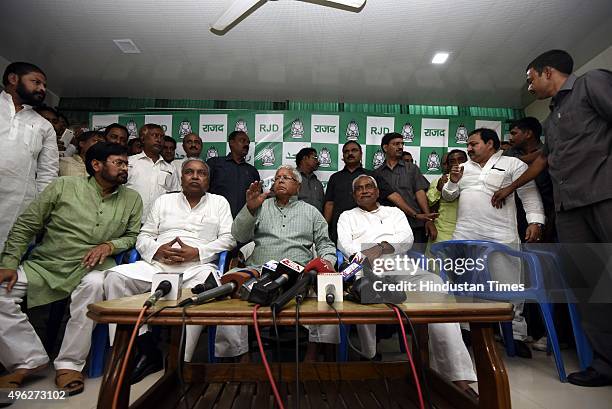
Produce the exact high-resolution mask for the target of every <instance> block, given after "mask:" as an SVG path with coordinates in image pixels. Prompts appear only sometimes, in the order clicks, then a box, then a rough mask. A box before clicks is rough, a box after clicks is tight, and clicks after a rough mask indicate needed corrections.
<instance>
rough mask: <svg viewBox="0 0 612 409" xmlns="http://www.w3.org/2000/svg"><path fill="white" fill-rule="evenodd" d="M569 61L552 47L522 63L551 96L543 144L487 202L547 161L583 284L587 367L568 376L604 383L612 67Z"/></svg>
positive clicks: (568, 248) (609, 306)
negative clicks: (579, 71) (582, 66)
mask: <svg viewBox="0 0 612 409" xmlns="http://www.w3.org/2000/svg"><path fill="white" fill-rule="evenodd" d="M573 65H574V62H573V60H572V57H571V56H570V55H569V54H568V53H567V52H565V51H562V50H551V51H547V52H545V53H544V54H542V55H540V56H538V57H537V58H536V59H535V60H533V61H532V62H531V63H530V64H529V65H528V66H527V84H528V90H529V91H530V92H531V93H533V94H535V96H536V97H537V98H538V99H546V98H552V99H551V100H550V114H549V115H548V118H546V121H545V122H544V135H545V137H546V142H545V144H544V147H543V149H542V150H541V151H540V152H539V153H538V154H537V156H536V157H535V159H534V161H533V163H532V164H531V166H529V169H528V170H527V171H526V172H525V173H524V174H523V175H522V176H521V177H520V178H518V179H517V180H516V181H514V182H513V183H512V184H511V185H510V186H508V187H507V188H504V189H501V190H500V191H498V192H497V193H496V194H495V195H494V196H493V198H492V199H491V201H492V204H493V205H494V206H501V205H502V204H503V201H504V199H505V197H506V196H508V195H509V194H510V193H511V192H512V191H514V190H515V189H517V188H518V187H520V186H522V185H523V184H525V183H527V182H528V181H530V180H532V179H534V178H535V177H536V176H537V175H538V174H540V172H542V171H543V170H544V169H546V167H548V171H549V172H550V176H551V178H552V181H553V192H554V199H555V210H556V225H557V233H558V235H559V241H560V242H561V243H564V246H563V249H564V254H566V255H567V256H568V258H567V260H569V261H570V263H572V264H573V265H574V266H575V269H574V271H575V272H576V273H577V277H576V278H579V279H580V280H581V281H582V283H581V284H582V285H580V284H578V286H580V287H584V286H585V285H586V287H587V291H585V292H584V294H581V293H580V292H577V293H576V295H577V296H578V298H579V300H578V301H579V304H578V305H579V308H580V312H581V315H582V325H583V328H584V330H585V332H586V334H587V337H588V339H589V341H590V342H591V345H592V347H593V351H594V359H593V363H592V364H591V367H589V368H587V369H586V370H584V371H580V372H575V373H572V374H570V375H569V376H568V381H569V382H570V383H573V384H574V385H580V386H605V385H612V320H611V319H610V316H611V315H612V303H610V302H606V301H609V300H607V299H603V297H605V296H602V295H598V294H607V293H609V288H610V286H611V285H612V280H611V278H610V271H609V266H610V264H609V260H607V259H608V258H609V257H610V254H611V252H610V244H609V243H612V183H610V180H612V155H611V154H610V152H612V72H610V71H607V70H591V71H588V72H587V73H586V74H584V75H581V76H580V77H578V76H576V75H574V74H572V70H573ZM569 243H571V244H569ZM597 243H600V244H597ZM601 243H606V244H601ZM606 265H607V266H608V267H607V269H606ZM566 271H571V270H570V269H566ZM570 284H573V286H576V283H571V282H570ZM575 288H576V287H575ZM602 289H606V290H605V291H602Z"/></svg>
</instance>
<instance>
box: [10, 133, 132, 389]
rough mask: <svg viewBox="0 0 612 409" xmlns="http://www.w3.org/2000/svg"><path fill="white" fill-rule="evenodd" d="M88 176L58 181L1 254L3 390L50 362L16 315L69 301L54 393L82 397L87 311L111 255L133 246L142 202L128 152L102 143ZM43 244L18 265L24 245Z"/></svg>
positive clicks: (98, 294) (93, 151)
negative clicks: (130, 185)
mask: <svg viewBox="0 0 612 409" xmlns="http://www.w3.org/2000/svg"><path fill="white" fill-rule="evenodd" d="M86 158H87V159H86V166H87V173H88V174H89V176H88V177H86V176H69V177H63V178H58V179H57V180H55V181H54V182H53V183H51V184H50V185H49V186H48V187H47V188H46V189H45V190H44V191H43V192H42V193H41V194H40V196H39V197H38V198H36V199H35V200H34V201H33V202H32V203H31V204H30V206H29V207H28V208H27V209H26V210H25V211H24V212H23V214H22V215H21V216H19V218H18V219H17V221H16V222H15V225H14V226H13V228H12V229H11V233H10V234H9V237H8V239H7V241H6V245H5V246H4V251H3V252H2V255H0V346H1V348H0V361H1V362H2V365H4V367H5V368H6V369H7V370H9V371H10V372H11V373H10V374H9V375H6V376H3V377H2V378H0V388H21V387H22V384H23V381H24V379H25V378H27V377H29V376H30V375H32V374H34V373H35V372H37V371H39V370H41V369H44V368H45V367H46V366H47V365H48V363H49V357H48V356H47V353H46V352H45V349H44V347H43V345H42V343H41V341H40V339H39V338H38V336H37V335H36V332H34V328H32V325H31V324H30V322H29V321H28V318H27V317H26V315H25V314H24V313H23V312H22V311H21V308H20V306H19V305H18V304H19V303H21V301H22V299H23V298H24V297H25V296H26V295H27V297H28V307H35V306H38V305H45V304H49V303H51V302H53V301H56V300H61V299H63V298H66V297H68V296H70V298H71V301H70V319H69V320H68V323H67V324H66V330H65V333H64V340H63V341H62V346H61V349H60V352H59V355H58V356H57V358H56V359H55V369H56V377H55V383H56V385H57V387H58V388H61V389H66V390H67V393H68V394H69V395H74V394H77V393H80V392H82V391H83V388H84V384H83V375H82V374H81V371H82V370H83V367H84V366H85V360H86V359H87V354H88V353H89V347H90V344H91V332H92V330H93V327H94V322H93V321H92V320H91V319H89V318H88V317H87V316H86V313H87V305H88V304H92V303H95V302H100V301H102V299H103V289H102V281H103V278H104V273H103V271H104V270H106V269H108V268H111V267H112V266H114V265H115V261H114V259H113V257H109V256H110V255H112V254H117V253H119V252H121V251H123V250H126V249H129V248H131V247H132V246H134V243H135V242H136V236H137V235H138V229H139V228H140V215H141V213H142V201H141V200H140V197H139V196H138V194H137V193H136V192H134V191H133V190H131V189H127V188H125V187H124V186H122V185H123V184H125V182H126V181H127V163H128V162H127V160H128V159H127V152H126V151H125V148H123V147H121V146H119V145H117V144H111V143H107V142H101V143H98V144H96V145H94V146H92V147H91V148H90V149H89V151H88V152H87V157H86ZM42 231H44V232H45V234H44V236H43V239H42V242H41V243H39V244H38V245H37V246H36V247H35V248H34V250H32V252H31V253H30V255H29V257H28V259H27V260H25V261H23V262H21V261H20V260H21V258H22V257H23V255H24V254H25V252H26V249H27V248H28V245H29V244H30V243H31V242H32V240H33V239H34V238H35V237H36V235H37V234H39V233H41V232H42Z"/></svg>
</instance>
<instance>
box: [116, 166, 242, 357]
mask: <svg viewBox="0 0 612 409" xmlns="http://www.w3.org/2000/svg"><path fill="white" fill-rule="evenodd" d="M208 180H209V179H208V165H206V163H205V162H204V161H203V160H201V159H199V158H191V159H189V160H187V161H185V162H184V163H183V166H182V176H181V184H182V188H183V191H182V192H180V193H167V194H165V195H162V196H160V197H159V198H158V199H157V200H156V201H155V202H154V203H153V206H152V207H151V211H150V213H149V216H148V217H147V219H146V221H145V223H144V225H143V226H142V229H141V231H140V234H139V235H138V239H137V241H136V249H137V250H138V252H139V253H140V255H141V257H142V260H141V261H137V262H136V263H133V264H123V265H119V266H117V267H114V268H113V269H111V270H109V271H108V272H107V276H106V278H105V280H104V291H105V294H106V298H107V299H114V298H120V297H125V296H129V295H134V294H141V293H144V292H147V291H150V290H151V282H152V279H153V275H154V274H156V273H158V272H162V271H165V272H170V271H176V272H182V273H183V285H184V286H185V287H194V286H196V285H197V284H202V283H204V281H206V279H207V278H208V277H209V275H211V274H212V275H213V277H215V280H216V281H217V284H219V277H220V276H221V273H220V272H219V271H217V266H216V265H215V261H216V259H217V256H218V254H219V253H221V252H223V251H226V250H231V249H232V248H234V247H235V246H236V241H235V240H234V238H233V237H232V234H231V229H232V213H231V210H230V207H229V203H228V202H227V200H226V199H225V198H224V197H223V196H219V195H215V194H212V193H207V190H208ZM201 330H202V327H200V326H188V327H187V346H186V355H185V356H186V359H187V360H189V359H190V358H191V354H192V353H193V348H194V347H195V343H196V342H197V339H198V337H199V334H200V332H201Z"/></svg>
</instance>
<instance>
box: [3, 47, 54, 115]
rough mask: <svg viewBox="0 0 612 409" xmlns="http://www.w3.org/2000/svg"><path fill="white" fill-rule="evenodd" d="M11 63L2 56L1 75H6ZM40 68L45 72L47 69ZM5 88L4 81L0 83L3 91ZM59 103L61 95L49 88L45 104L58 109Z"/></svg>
mask: <svg viewBox="0 0 612 409" xmlns="http://www.w3.org/2000/svg"><path fill="white" fill-rule="evenodd" d="M10 63H11V61H9V60H7V59H6V58H4V57H3V56H1V55H0V75H2V74H3V73H4V70H5V69H6V67H8V65H9V64H10ZM40 68H41V69H42V70H43V71H44V70H45V67H40ZM47 80H49V78H47ZM3 88H4V87H3V86H2V81H0V89H3ZM59 101H60V97H59V95H57V94H55V93H54V92H53V91H51V90H50V89H49V88H47V97H46V98H45V104H47V105H49V106H51V107H56V106H58V105H59Z"/></svg>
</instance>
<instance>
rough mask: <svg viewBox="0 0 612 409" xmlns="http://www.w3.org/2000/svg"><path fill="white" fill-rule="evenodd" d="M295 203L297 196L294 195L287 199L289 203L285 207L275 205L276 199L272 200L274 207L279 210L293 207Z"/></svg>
mask: <svg viewBox="0 0 612 409" xmlns="http://www.w3.org/2000/svg"><path fill="white" fill-rule="evenodd" d="M297 201H298V195H294V196H291V197H290V198H289V201H288V202H287V205H286V206H279V205H277V204H276V198H274V206H276V207H278V208H279V209H287V208H289V207H292V206H293V205H295V204H296V203H297Z"/></svg>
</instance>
